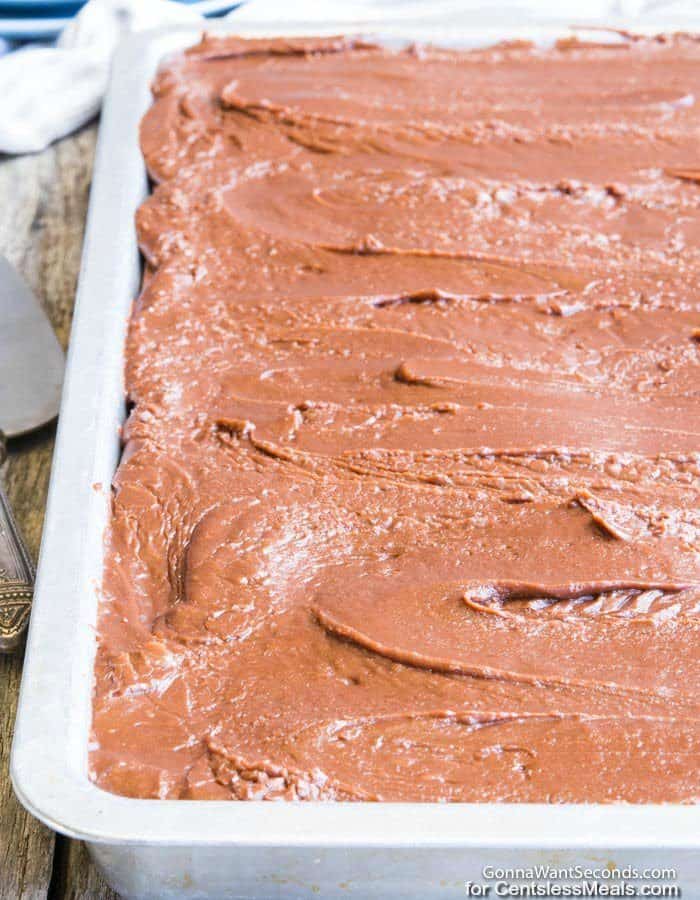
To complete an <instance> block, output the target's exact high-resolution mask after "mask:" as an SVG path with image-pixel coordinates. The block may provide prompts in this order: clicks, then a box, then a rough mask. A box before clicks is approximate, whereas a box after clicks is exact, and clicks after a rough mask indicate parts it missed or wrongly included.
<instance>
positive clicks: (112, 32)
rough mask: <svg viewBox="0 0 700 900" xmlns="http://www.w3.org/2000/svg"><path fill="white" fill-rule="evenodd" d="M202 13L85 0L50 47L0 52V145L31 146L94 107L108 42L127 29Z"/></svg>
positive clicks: (149, 1)
mask: <svg viewBox="0 0 700 900" xmlns="http://www.w3.org/2000/svg"><path fill="white" fill-rule="evenodd" d="M198 21H201V16H200V15H199V14H198V13H197V12H195V11H194V10H193V9H190V8H189V7H188V6H187V5H186V4H183V3H171V2H168V0H90V2H89V3H87V4H86V5H85V6H84V7H83V8H82V9H81V11H80V12H79V13H78V15H77V16H76V17H75V18H74V19H73V20H72V21H71V22H70V24H69V25H67V26H66V28H65V29H64V30H63V32H62V34H61V36H60V37H59V39H58V41H57V42H56V45H55V46H53V47H46V46H42V47H34V46H28V47H26V48H23V49H20V50H17V51H15V52H14V53H8V54H6V55H5V56H3V57H2V58H1V59H0V152H3V153H34V152H37V151H39V150H43V149H44V148H45V147H47V146H48V145H49V144H50V143H51V142H52V141H55V140H56V139H57V138H60V137H63V136H64V135H65V134H68V133H69V132H71V131H74V130H75V129H76V128H78V127H79V126H80V125H82V124H83V123H84V122H87V121H88V119H90V118H91V117H92V116H94V115H95V113H96V112H97V111H98V109H99V108H100V104H101V102H102V96H103V94H104V91H105V87H106V84H107V78H108V76H109V64H110V60H111V58H112V53H113V52H114V48H115V47H116V46H117V43H118V42H119V40H120V39H121V38H122V37H123V36H124V35H125V34H127V33H130V32H135V31H143V30H144V29H146V28H156V27H158V26H160V25H168V24H173V25H175V24H181V23H188V22H198Z"/></svg>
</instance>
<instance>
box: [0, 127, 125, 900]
mask: <svg viewBox="0 0 700 900" xmlns="http://www.w3.org/2000/svg"><path fill="white" fill-rule="evenodd" d="M96 131H97V129H96V126H95V125H91V126H89V127H87V128H85V129H83V131H81V132H80V133H79V134H77V135H74V136H71V137H69V138H66V139H65V140H63V141H61V142H59V143H57V144H56V145H55V146H53V147H51V148H50V149H49V150H46V151H45V152H44V153H41V154H38V155H35V156H23V157H19V158H3V157H0V198H2V202H1V203H0V252H2V253H4V254H5V255H6V256H7V257H8V259H9V260H10V261H11V262H12V263H14V264H15V265H16V266H17V268H18V269H19V271H20V272H21V273H22V274H23V275H24V277H25V278H26V280H27V281H28V283H29V284H30V285H31V287H32V288H33V289H34V291H35V292H36V294H37V296H38V297H39V298H40V299H41V301H42V302H43V303H44V306H45V308H46V311H47V312H48V314H49V316H50V318H51V322H52V323H53V326H54V328H55V329H56V332H57V334H58V337H59V339H60V341H61V343H62V344H63V346H64V347H65V346H66V345H67V343H68V335H69V330H70V323H71V316H72V312H73V299H74V295H75V283H76V278H77V274H78V267H79V265H80V253H81V248H82V241H83V228H84V224H85V212H86V208H87V200H88V192H89V188H90V177H91V174H92V161H93V155H94V149H95V136H96ZM53 438H54V428H53V427H48V428H45V429H42V430H41V431H40V432H37V433H35V434H34V435H32V436H30V437H27V438H25V439H23V440H21V441H17V442H13V443H12V444H11V445H10V454H9V458H8V460H7V462H6V464H5V466H4V467H3V471H2V473H1V475H2V477H3V478H4V481H5V486H6V488H7V492H8V494H9V497H10V502H11V503H12V506H13V509H14V512H15V514H16V517H17V520H18V522H19V525H20V527H21V529H22V531H23V533H24V536H25V538H26V541H27V544H28V546H29V549H30V552H31V553H32V554H33V556H34V558H35V559H36V555H37V551H38V549H39V541H40V539H41V528H42V523H43V518H44V505H45V503H46V490H47V487H48V480H49V472H50V468H51V455H52V452H53ZM21 671H22V658H21V655H20V654H17V655H14V656H7V657H5V656H1V655H0V898H2V900H25V898H26V900H28V898H32V900H39V898H49V900H63V898H76V900H77V898H90V900H105V898H116V897H117V895H116V894H115V893H114V892H113V891H112V890H110V888H108V887H107V885H106V884H105V883H104V881H103V880H102V878H101V877H100V875H99V873H98V872H97V870H96V869H95V868H94V866H93V865H92V864H91V862H90V860H89V858H88V856H87V853H86V851H85V849H84V848H83V846H82V845H81V844H80V843H79V842H77V841H71V840H68V839H67V838H63V837H60V836H56V835H54V834H53V832H51V831H49V830H48V829H47V828H45V827H44V826H43V825H41V824H40V823H39V822H37V821H36V820H35V819H33V818H32V817H31V816H29V815H28V814H27V813H26V812H25V811H24V809H23V808H22V807H21V806H20V805H19V803H18V802H17V800H16V799H15V796H14V794H13V792H12V788H11V786H10V780H9V776H8V765H9V757H10V745H11V741H12V729H13V726H14V719H15V708H16V703H17V691H18V688H19V681H20V675H21Z"/></svg>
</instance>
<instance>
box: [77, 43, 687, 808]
mask: <svg viewBox="0 0 700 900" xmlns="http://www.w3.org/2000/svg"><path fill="white" fill-rule="evenodd" d="M154 95H155V100H154V104H153V106H152V108H151V109H150V111H149V112H148V114H147V115H146V117H145V119H144V121H143V125H142V146H143V151H144V155H145V159H146V163H147V166H148V170H149V173H150V175H151V177H152V179H153V181H154V183H155V187H154V190H153V192H152V195H151V196H150V197H149V198H148V200H147V201H146V202H145V203H144V204H143V206H142V207H141V209H140V210H139V213H138V234H139V242H140V246H141V249H142V251H143V255H144V257H145V260H146V271H145V276H144V284H143V290H142V293H141V295H140V297H139V298H138V300H137V301H136V304H135V307H134V311H133V316H132V320H131V325H130V331H129V338H128V348H127V371H126V378H127V389H128V397H129V402H130V404H131V411H130V415H129V417H128V420H127V423H126V425H125V428H124V452H123V458H122V461H121V464H120V466H119V469H118V472H117V474H116V477H115V480H114V489H113V514H112V519H111V525H110V530H109V535H108V547H107V557H106V565H105V575H104V586H103V597H102V600H101V606H100V614H99V649H98V656H97V664H96V685H95V696H94V724H93V736H92V743H91V747H90V767H91V774H92V777H93V778H94V780H95V781H96V782H97V783H98V784H99V785H101V786H102V787H104V788H106V789H108V790H110V791H114V792H117V793H120V794H126V795H130V796H138V797H161V798H199V799H201V798H211V799H241V800H244V799H295V800H425V801H436V800H439V801H452V800H462V801H551V802H570V801H575V802H576V801H600V802H606V801H619V800H622V801H630V802H657V801H673V802H678V801H681V802H688V801H692V800H694V799H695V798H696V797H697V795H698V787H699V785H700V767H698V764H697V763H698V749H699V744H700V728H699V719H698V715H699V713H700V696H699V694H698V682H699V675H700V671H699V665H698V663H699V656H700V651H699V649H698V648H699V647H700V618H699V617H698V611H699V609H700V566H699V560H700V511H699V507H698V499H699V496H700V478H699V475H700V469H699V465H698V464H699V462H700V455H699V452H698V451H699V450H700V447H699V445H698V437H699V432H700V426H699V424H698V422H699V420H698V390H699V382H698V364H699V362H700V343H699V339H700V331H699V326H700V310H699V304H698V277H699V275H700V250H699V249H698V247H699V242H698V239H699V238H700V168H698V138H699V132H700V107H699V106H698V102H697V98H700V43H699V42H698V40H697V39H696V38H694V37H692V36H688V35H676V36H661V37H658V38H655V39H641V38H635V37H633V36H630V35H623V36H621V37H620V36H617V37H616V36H614V35H613V36H606V35H602V36H601V39H600V40H599V41H597V42H595V43H584V42H581V41H575V40H574V41H565V42H562V43H560V44H559V45H558V46H556V47H554V48H551V49H548V50H543V49H537V48H535V47H532V46H530V45H529V44H526V43H523V42H517V43H514V44H509V45H502V46H498V47H495V48H491V49H488V50H480V51H471V52H452V51H446V50H440V49H425V48H418V47H411V48H408V49H406V50H403V51H400V52H390V51H388V50H385V49H381V48H379V47H375V46H372V45H370V44H367V43H364V42H361V41H357V40H354V41H353V40H350V39H344V38H333V39H315V38H308V39H303V40H257V41H244V40H240V39H237V38H214V37H205V38H204V39H203V40H202V42H201V43H200V44H199V45H197V46H195V47H193V48H191V49H190V50H188V51H187V52H185V53H184V54H182V55H180V56H178V57H176V58H174V59H172V60H170V61H169V62H168V63H167V64H166V65H165V66H164V67H163V68H162V69H161V71H160V73H159V75H158V77H157V79H156V82H155V85H154Z"/></svg>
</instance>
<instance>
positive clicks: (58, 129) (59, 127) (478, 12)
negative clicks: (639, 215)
mask: <svg viewBox="0 0 700 900" xmlns="http://www.w3.org/2000/svg"><path fill="white" fill-rule="evenodd" d="M204 5H205V4H199V6H200V9H201V8H202V6H204ZM582 7H583V8H585V18H586V20H587V21H588V22H593V21H600V23H601V24H614V23H616V22H621V20H622V22H621V24H626V25H629V26H630V27H634V25H635V24H647V25H648V24H651V23H652V20H658V17H659V16H661V19H662V24H661V27H660V30H670V29H671V28H673V27H675V26H676V23H678V22H680V23H682V24H684V25H685V24H686V23H687V27H689V28H690V27H692V25H691V24H690V22H691V20H694V21H695V22H696V23H697V22H698V14H699V7H698V3H697V0H587V3H586V4H581V0H500V2H499V0H293V2H289V0H252V2H250V3H247V4H246V5H245V6H243V7H241V8H240V9H238V10H235V11H234V12H233V13H231V15H232V16H234V17H235V21H237V22H239V21H240V23H241V24H242V25H243V24H245V25H247V26H249V27H250V26H259V27H260V28H274V29H276V30H277V31H280V32H284V31H289V32H290V33H292V32H295V33H297V34H299V33H302V32H306V33H310V32H312V31H313V29H314V27H317V28H318V27H320V26H323V27H324V28H325V29H328V28H334V29H336V30H337V31H353V30H360V29H362V27H363V26H370V27H371V26H372V25H373V24H378V23H381V22H394V23H397V22H401V23H405V24H407V25H409V24H410V25H411V27H413V26H416V25H417V26H419V27H422V26H423V25H426V26H427V25H428V24H432V25H435V24H436V23H438V24H440V25H442V27H443V28H444V27H445V26H447V27H448V28H449V29H451V30H452V31H455V32H458V31H465V30H466V29H468V28H473V27H475V26H480V27H481V26H484V25H489V26H491V27H495V28H496V29H497V28H498V27H504V26H511V27H512V26H513V23H515V22H517V23H519V24H522V25H527V24H532V23H543V22H548V23H550V24H555V23H559V24H571V23H578V22H579V21H580V20H581V18H582ZM672 20H673V21H672ZM200 21H203V20H202V18H201V16H200V13H199V12H197V11H196V10H195V9H193V8H192V7H189V6H187V5H186V4H184V3H174V2H170V0H89V2H88V3H87V4H86V5H85V6H84V7H83V8H82V10H81V11H80V12H79V13H78V15H77V16H76V17H75V19H73V20H72V21H71V23H70V24H69V25H68V26H67V27H66V28H65V29H64V31H63V33H62V34H61V36H60V37H59V39H58V41H57V42H56V44H55V45H54V46H29V47H26V48H23V49H20V50H17V51H15V52H13V53H7V54H5V55H4V56H2V58H0V152H4V153H34V152H37V151H39V150H43V149H44V148H45V147H47V146H48V145H49V144H50V143H52V142H53V141H55V140H57V139H58V138H60V137H63V136H64V135H66V134H68V133H69V132H71V131H74V130H75V129H76V128H78V127H80V125H82V124H83V123H84V122H86V121H88V119H90V118H91V117H92V116H93V115H95V113H96V112H97V111H98V110H99V108H100V104H101V102H102V96H103V94H104V90H105V87H106V84H107V79H108V76H109V65H110V60H111V58H112V53H113V52H114V49H115V47H116V45H117V43H118V42H119V40H120V39H121V38H122V37H123V36H125V35H126V34H129V33H131V32H136V31H142V30H144V29H147V28H156V27H159V26H166V25H176V24H187V23H191V22H200ZM696 27H697V26H696ZM426 34H427V32H426ZM1 52H2V41H1V39H0V53H1Z"/></svg>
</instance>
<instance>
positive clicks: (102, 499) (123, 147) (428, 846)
mask: <svg viewBox="0 0 700 900" xmlns="http://www.w3.org/2000/svg"><path fill="white" fill-rule="evenodd" d="M234 28H235V31H236V33H238V34H241V33H243V34H248V35H251V36H252V35H256V36H257V35H260V34H261V32H260V31H259V30H258V29H252V28H250V27H245V26H244V27H240V26H238V25H237V24H236V23H235V22H234V23H233V25H231V24H229V26H228V30H233V29H234ZM311 30H312V31H313V32H315V33H337V32H338V30H344V31H346V32H349V31H352V30H357V29H352V28H349V27H348V26H347V24H343V25H340V27H339V26H338V25H337V24H336V25H335V26H334V27H333V26H329V27H327V28H318V27H317V26H311ZM365 30H367V31H368V30H370V29H365ZM283 31H284V33H286V34H289V33H291V29H290V28H289V27H284V26H283ZM371 31H372V32H373V33H379V34H380V35H381V36H382V37H385V38H386V39H387V40H391V41H403V40H410V39H411V38H413V39H420V40H423V41H425V40H433V41H434V42H436V43H443V44H450V45H452V46H454V45H456V44H462V45H465V46H466V45H478V44H484V43H488V42H491V41H493V40H494V39H495V38H498V37H500V38H505V37H512V36H515V34H514V33H513V32H514V29H513V28H511V29H505V28H504V27H503V25H502V24H501V25H497V27H494V28H491V29H484V28H480V29H469V28H465V29H463V30H462V29H459V28H455V27H454V25H451V26H450V28H449V29H447V28H445V27H444V20H443V28H442V29H433V30H430V29H429V28H428V27H427V26H426V24H425V23H424V22H423V23H420V25H417V24H414V25H413V26H407V25H406V24H405V23H404V26H403V27H394V28H392V27H389V26H386V27H385V26H384V25H383V24H382V25H378V24H377V23H376V22H374V23H372V25H371ZM509 32H510V33H509ZM515 32H516V34H517V35H520V36H533V35H534V36H535V37H536V38H537V39H547V38H551V37H556V36H561V34H562V30H561V29H559V28H549V29H546V28H544V29H543V28H538V29H534V28H532V27H530V28H517V29H515ZM273 33H274V29H269V28H266V30H265V34H266V35H270V34H273ZM280 33H281V32H280ZM303 33H309V27H307V28H306V29H304V32H303ZM198 38H199V31H198V30H195V29H192V28H189V29H181V30H177V31H168V32H152V33H150V34H146V35H142V36H138V37H136V38H134V39H131V40H130V41H129V42H127V43H126V44H125V45H123V46H122V48H121V49H120V51H119V53H118V55H117V59H116V61H115V64H114V68H113V74H112V80H111V87H110V90H109V94H108V97H107V100H106V103H105V107H104V111H103V115H102V125H101V130H100V138H99V146H98V154H97V162H96V168H95V176H94V184H93V188H92V197H91V201H90V212H89V218H88V225H87V232H86V238H85V248H84V254H83V264H82V270H81V274H80V282H79V290H78V298H77V304H76V311H75V321H74V325H73V333H72V338H71V345H70V353H69V358H68V370H67V377H66V383H65V390H64V397H63V405H62V408H61V416H60V425H59V432H58V439H57V444H56V453H55V458H54V466H53V476H52V481H51V489H50V495H49V502H48V508H47V514H46V525H45V528H44V539H43V545H42V550H41V557H40V561H39V572H38V578H37V585H36V596H35V600H34V612H33V614H32V621H31V627H30V632H29V638H28V645H27V653H26V661H25V667H24V678H23V682H22V689H21V695H20V703H19V712H18V716H17V727H16V732H15V739H14V747H13V753H12V779H13V782H14V787H15V790H16V792H17V794H18V796H19V798H20V800H21V801H22V803H23V804H24V806H25V807H26V808H27V809H28V810H29V811H30V812H31V813H32V814H33V815H34V816H36V817H37V818H39V819H41V820H42V821H43V822H45V823H46V824H47V825H48V826H49V827H51V828H53V829H55V830H56V831H59V832H62V833H63V834H67V835H70V836H71V837H75V838H79V839H82V840H84V841H86V842H87V844H88V847H89V850H90V853H91V854H92V856H93V858H94V859H95V861H96V862H97V864H98V866H99V867H100V868H101V869H102V871H103V872H104V874H105V877H106V878H107V880H108V881H109V883H110V884H111V885H112V886H113V887H114V888H115V889H116V890H117V891H118V892H119V893H120V894H122V895H123V896H124V897H134V898H136V897H138V898H158V900H168V898H175V897H178V898H217V900H223V898H229V897H230V898H233V897H265V898H271V897H285V898H287V897H317V896H322V897H329V898H330V897H348V896H354V897H362V898H372V897H381V898H389V897H399V896H400V897H409V898H410V897H416V898H417V897H422V898H424V897H432V896H436V897H462V896H465V887H464V883H465V882H466V881H469V880H474V881H477V882H480V881H481V880H482V877H481V871H482V867H483V866H485V865H491V864H492V865H494V866H516V865H517V866H528V865H536V864H537V865H547V864H550V865H555V866H557V867H561V866H566V865H590V866H593V867H596V866H603V867H606V866H607V867H614V866H618V867H623V866H625V865H636V866H638V867H639V868H642V867H644V866H650V865H653V866H668V867H673V868H675V869H676V870H677V881H676V883H677V884H678V885H680V886H681V887H682V889H683V896H684V897H687V898H689V897H700V852H699V851H700V808H698V807H693V806H682V805H662V806H632V805H624V804H619V805H595V804H588V805H557V806H551V805H545V804H488V803H487V804H430V803H428V804H425V803H423V804H410V803H408V804H396V803H393V804H392V803H385V804H365V803H337V804H329V803H296V804H294V803H263V802H246V803H232V802H212V801H165V800H137V799H128V798H125V797H119V796H115V795H112V794H108V793H106V792H104V791H103V790H101V789H100V788H98V787H96V786H95V785H94V784H92V783H91V782H90V780H89V779H88V774H87V773H88V767H87V763H88V760H87V754H88V734H89V726H90V716H91V694H92V684H93V673H92V669H93V656H94V650H95V621H96V612H97V605H98V599H99V585H100V581H101V573H102V554H103V536H104V531H105V526H106V523H107V520H108V511H109V484H110V481H111V478H112V476H113V473H114V471H115V468H116V465H117V461H118V456H119V428H120V425H121V422H122V420H123V417H124V412H125V403H124V388H123V363H124V337H125V330H126V324H127V320H128V316H129V312H130V307H131V303H132V300H133V298H134V297H135V296H136V294H137V292H138V290H139V281H140V259H139V253H138V249H137V246H136V235H135V229H134V221H133V219H134V212H135V210H136V208H137V206H138V205H139V203H140V202H141V201H142V200H143V199H144V197H145V196H146V193H147V189H148V187H147V180H146V174H145V169H144V164H143V160H142V157H141V153H140V150H139V147H138V137H137V136H138V123H139V120H140V118H141V116H142V114H143V112H144V111H145V110H146V108H147V107H148V105H149V103H150V92H149V83H150V81H151V78H152V76H153V74H154V72H155V70H156V67H157V65H158V63H159V62H160V60H161V59H162V58H163V57H164V56H166V55H167V54H168V53H171V52H173V51H175V50H178V49H181V48H182V47H184V46H186V45H189V44H192V43H194V42H196V41H197V40H198Z"/></svg>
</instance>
